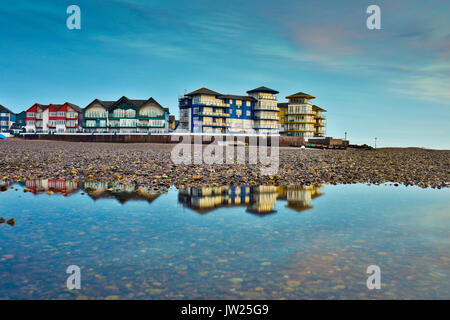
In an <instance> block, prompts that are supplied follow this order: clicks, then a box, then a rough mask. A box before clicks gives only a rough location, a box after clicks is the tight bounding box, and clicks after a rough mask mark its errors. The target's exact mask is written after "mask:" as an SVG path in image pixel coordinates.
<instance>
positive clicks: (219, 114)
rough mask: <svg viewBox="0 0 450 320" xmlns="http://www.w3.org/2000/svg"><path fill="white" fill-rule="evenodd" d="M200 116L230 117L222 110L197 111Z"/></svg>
mask: <svg viewBox="0 0 450 320" xmlns="http://www.w3.org/2000/svg"><path fill="white" fill-rule="evenodd" d="M199 115H200V116H204V117H205V116H206V117H221V118H228V117H230V114H229V113H224V112H209V111H202V112H199Z"/></svg>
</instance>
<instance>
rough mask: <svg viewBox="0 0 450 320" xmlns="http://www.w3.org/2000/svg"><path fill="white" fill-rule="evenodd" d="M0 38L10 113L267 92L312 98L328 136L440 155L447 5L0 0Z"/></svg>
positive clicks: (448, 101) (447, 91) (356, 0)
mask: <svg viewBox="0 0 450 320" xmlns="http://www.w3.org/2000/svg"><path fill="white" fill-rule="evenodd" d="M69 5H78V6H79V7H80V9H81V29H80V30H69V29H68V28H67V26H66V20H67V18H68V17H69V14H67V13H66V10H67V7H68V6H69ZM370 5H378V6H379V7H380V9H381V29H380V30H369V29H368V28H367V26H366V20H367V18H368V17H369V16H370V14H368V13H367V12H366V10H367V7H368V6H370ZM0 36H1V38H0V39H1V41H0V104H2V105H4V106H5V107H7V108H9V109H11V110H12V111H15V112H20V111H22V110H26V109H27V108H29V107H30V106H31V105H33V104H34V103H36V102H38V103H42V104H48V103H63V102H66V101H68V102H71V103H75V104H77V105H79V106H80V107H85V106H86V105H87V104H89V103H90V102H91V101H92V100H94V99H95V98H98V99H101V100H117V99H119V98H120V97H121V96H127V97H129V98H132V99H147V98H149V97H153V98H154V99H156V100H157V101H158V102H159V103H160V104H161V105H163V106H164V107H168V108H170V112H171V113H172V114H175V115H176V117H177V118H178V106H177V104H178V97H179V96H181V95H183V94H184V93H187V92H191V91H193V90H196V89H198V88H201V87H207V88H209V89H212V90H214V91H218V92H221V93H224V94H236V95H245V94H246V91H247V90H250V89H253V88H256V87H259V86H267V87H270V88H273V89H276V90H277V91H279V92H280V94H279V95H278V100H279V101H281V102H285V101H286V99H285V97H286V96H288V95H290V94H293V93H296V92H298V91H302V92H306V93H308V94H311V95H313V96H316V97H317V98H316V99H315V100H313V102H314V104H317V105H318V106H320V107H322V108H324V109H326V110H327V111H328V112H327V114H326V115H327V121H328V127H327V136H333V137H336V138H343V137H344V133H345V132H347V137H348V139H349V140H350V142H351V143H357V144H363V143H367V144H369V145H373V144H374V138H375V137H377V146H386V147H395V146H398V147H410V146H416V147H427V148H437V149H450V129H449V128H450V125H449V122H450V121H449V120H450V1H446V0H429V1H415V0H396V1H393V0H390V1H376V0H370V1H362V0H346V1H331V0H329V1H324V0H314V1H312V0H309V1H305V0H295V1H293V0H291V1H286V0H278V1H273V0H247V1H237V0H227V1H216V0H201V1H198V0H190V1H174V0H172V1H171V0H157V1H153V0H147V1H139V0H135V1H133V0H110V1H100V0H86V1H84V0H83V1H82V0H71V1H61V0H51V1H38V0H34V1H24V0H14V1H11V0H2V1H1V3H0Z"/></svg>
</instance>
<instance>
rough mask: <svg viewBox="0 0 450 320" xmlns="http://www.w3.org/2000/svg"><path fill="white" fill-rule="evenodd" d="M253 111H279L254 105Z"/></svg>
mask: <svg viewBox="0 0 450 320" xmlns="http://www.w3.org/2000/svg"><path fill="white" fill-rule="evenodd" d="M254 110H255V111H259V110H261V111H277V112H278V111H280V109H278V107H274V106H258V105H256V106H255V107H254Z"/></svg>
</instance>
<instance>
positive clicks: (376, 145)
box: [375, 137, 378, 149]
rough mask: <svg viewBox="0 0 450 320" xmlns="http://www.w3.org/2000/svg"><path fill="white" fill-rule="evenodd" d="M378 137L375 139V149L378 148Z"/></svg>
mask: <svg viewBox="0 0 450 320" xmlns="http://www.w3.org/2000/svg"><path fill="white" fill-rule="evenodd" d="M377 139H378V138H377V137H375V149H376V148H377Z"/></svg>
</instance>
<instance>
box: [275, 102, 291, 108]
mask: <svg viewBox="0 0 450 320" xmlns="http://www.w3.org/2000/svg"><path fill="white" fill-rule="evenodd" d="M277 105H278V106H279V107H287V106H288V105H289V103H287V102H279V103H277Z"/></svg>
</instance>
